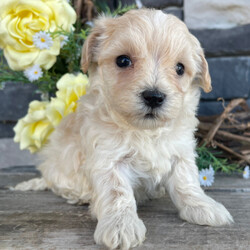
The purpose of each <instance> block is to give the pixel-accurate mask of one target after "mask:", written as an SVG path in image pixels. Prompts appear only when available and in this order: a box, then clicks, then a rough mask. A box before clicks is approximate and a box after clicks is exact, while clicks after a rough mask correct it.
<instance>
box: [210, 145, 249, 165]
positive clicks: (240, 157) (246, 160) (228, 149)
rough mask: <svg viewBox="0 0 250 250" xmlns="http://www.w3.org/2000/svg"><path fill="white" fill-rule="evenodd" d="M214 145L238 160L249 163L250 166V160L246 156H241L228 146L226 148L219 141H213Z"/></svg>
mask: <svg viewBox="0 0 250 250" xmlns="http://www.w3.org/2000/svg"><path fill="white" fill-rule="evenodd" d="M213 144H214V145H215V146H217V147H219V148H221V149H223V150H225V151H226V152H228V153H230V154H232V155H234V156H236V157H237V158H239V159H241V160H243V161H244V162H247V163H249V164H250V159H248V158H247V157H246V156H244V155H241V154H239V153H237V152H235V151H233V150H232V149H230V148H228V147H227V146H225V145H223V144H221V143H219V142H217V141H213Z"/></svg>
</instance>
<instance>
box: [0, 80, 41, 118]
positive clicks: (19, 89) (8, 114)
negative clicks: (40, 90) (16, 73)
mask: <svg viewBox="0 0 250 250" xmlns="http://www.w3.org/2000/svg"><path fill="white" fill-rule="evenodd" d="M35 90H36V87H35V86H34V85H32V84H20V83H6V85H5V88H4V89H3V90H0V100H1V109H0V121H16V120H18V119H19V118H21V117H22V116H24V115H25V114H26V113H27V110H28V105H29V103H30V102H31V101H32V100H35V99H37V100H38V99H40V95H39V94H36V93H35Z"/></svg>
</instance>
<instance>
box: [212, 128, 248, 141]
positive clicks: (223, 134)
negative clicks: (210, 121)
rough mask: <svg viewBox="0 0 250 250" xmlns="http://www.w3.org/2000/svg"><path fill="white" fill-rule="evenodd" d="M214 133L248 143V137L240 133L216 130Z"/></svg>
mask: <svg viewBox="0 0 250 250" xmlns="http://www.w3.org/2000/svg"><path fill="white" fill-rule="evenodd" d="M216 134H217V135H220V136H222V137H224V138H229V139H232V140H236V141H240V142H245V143H250V138H247V137H244V136H241V135H234V134H232V133H229V132H226V131H222V130H218V131H217V133H216Z"/></svg>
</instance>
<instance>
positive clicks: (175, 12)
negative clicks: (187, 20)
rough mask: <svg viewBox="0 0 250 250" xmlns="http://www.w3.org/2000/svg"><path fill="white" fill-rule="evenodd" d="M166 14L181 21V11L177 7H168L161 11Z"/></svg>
mask: <svg viewBox="0 0 250 250" xmlns="http://www.w3.org/2000/svg"><path fill="white" fill-rule="evenodd" d="M162 11H163V12H164V13H166V14H173V15H175V16H177V17H178V18H179V19H181V20H183V9H182V8H179V7H168V8H165V9H163V10H162Z"/></svg>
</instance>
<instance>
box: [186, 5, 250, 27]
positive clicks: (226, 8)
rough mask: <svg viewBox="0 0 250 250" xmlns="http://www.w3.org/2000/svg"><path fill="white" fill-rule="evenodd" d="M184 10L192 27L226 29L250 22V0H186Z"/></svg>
mask: <svg viewBox="0 0 250 250" xmlns="http://www.w3.org/2000/svg"><path fill="white" fill-rule="evenodd" d="M184 12H185V22H186V24H187V26H188V27H189V28H191V29H214V28H217V29H225V28H232V27H235V26H238V25H243V24H247V23H250V1H249V0H237V1H236V0H220V1H218V0H202V1H200V0H186V1H184Z"/></svg>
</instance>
